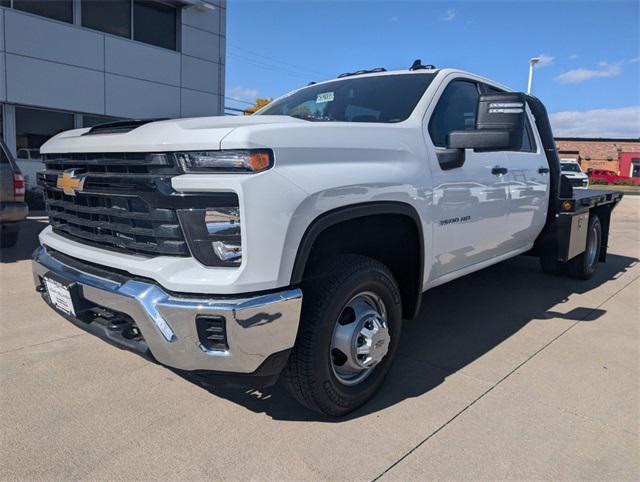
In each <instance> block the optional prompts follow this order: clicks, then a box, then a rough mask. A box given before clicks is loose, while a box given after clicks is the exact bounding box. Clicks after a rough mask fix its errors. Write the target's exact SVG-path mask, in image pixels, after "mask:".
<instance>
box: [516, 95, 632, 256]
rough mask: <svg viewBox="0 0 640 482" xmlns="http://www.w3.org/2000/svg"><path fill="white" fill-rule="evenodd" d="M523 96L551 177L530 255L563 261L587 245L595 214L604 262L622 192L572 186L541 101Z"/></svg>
mask: <svg viewBox="0 0 640 482" xmlns="http://www.w3.org/2000/svg"><path fill="white" fill-rule="evenodd" d="M526 99H527V104H528V105H529V108H530V109H531V112H532V114H533V116H534V118H535V120H536V125H537V127H538V131H539V133H540V139H541V140H542V145H543V148H544V151H545V156H546V158H547V162H548V163H549V175H550V178H551V179H550V182H551V185H550V193H549V207H548V212H547V223H546V225H545V227H544V229H543V230H542V233H540V235H539V236H538V239H536V241H535V244H534V247H533V250H532V254H535V255H537V256H540V257H543V256H546V257H549V258H553V259H557V260H558V261H561V262H566V261H569V260H570V259H573V258H574V257H576V256H578V255H579V254H581V253H583V252H584V251H585V249H586V244H587V228H588V225H589V217H590V216H591V215H592V214H595V215H597V216H598V218H599V219H600V223H601V225H602V239H601V244H600V252H599V253H598V260H599V261H600V262H604V261H605V260H606V257H607V244H608V240H609V225H610V222H611V213H612V211H613V209H614V208H615V207H616V206H617V205H618V203H619V202H620V200H621V199H622V197H623V193H622V192H621V191H613V190H611V191H604V190H602V191H601V190H595V189H574V188H573V187H572V186H571V184H570V183H569V180H568V179H567V178H566V177H565V176H563V175H562V174H561V171H560V159H559V157H558V151H557V149H556V144H555V140H554V138H553V132H552V131H551V125H550V123H549V117H548V115H547V110H546V108H545V107H544V104H543V103H542V102H541V101H540V100H539V99H537V98H536V97H533V96H531V95H527V96H526Z"/></svg>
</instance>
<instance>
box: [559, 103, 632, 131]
mask: <svg viewBox="0 0 640 482" xmlns="http://www.w3.org/2000/svg"><path fill="white" fill-rule="evenodd" d="M549 117H550V119H551V126H552V127H553V134H554V135H555V136H557V137H624V138H630V137H633V138H637V137H640V105H637V106H632V107H621V108H619V109H594V110H588V111H583V112H556V113H555V114H551V115H550V116H549Z"/></svg>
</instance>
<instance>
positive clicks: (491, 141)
mask: <svg viewBox="0 0 640 482" xmlns="http://www.w3.org/2000/svg"><path fill="white" fill-rule="evenodd" d="M525 105H526V98H525V95H524V94H523V93H521V92H504V93H499V94H485V95H481V96H480V98H479V99H478V114H477V116H476V125H475V129H474V130H465V131H453V132H451V133H449V136H448V137H447V148H449V149H475V150H476V151H484V152H488V151H519V150H520V148H521V147H522V135H523V133H524V116H525Z"/></svg>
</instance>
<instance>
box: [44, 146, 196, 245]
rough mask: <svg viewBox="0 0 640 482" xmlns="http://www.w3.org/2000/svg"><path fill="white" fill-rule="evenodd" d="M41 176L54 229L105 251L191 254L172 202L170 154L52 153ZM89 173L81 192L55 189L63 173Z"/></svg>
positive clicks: (172, 172) (173, 166)
mask: <svg viewBox="0 0 640 482" xmlns="http://www.w3.org/2000/svg"><path fill="white" fill-rule="evenodd" d="M44 162H45V165H46V170H45V171H44V173H43V174H42V175H40V176H39V183H40V185H41V187H42V188H43V191H44V194H45V201H46V205H47V212H48V215H49V220H50V223H51V226H52V227H53V231H54V232H56V233H57V234H60V235H61V236H64V237H67V238H70V239H73V240H76V241H79V242H81V243H84V244H90V245H94V246H98V247H101V248H105V249H111V250H116V251H123V252H126V253H132V254H140V255H148V256H154V255H169V256H189V250H188V247H187V243H186V242H185V239H184V235H183V233H182V229H181V228H180V224H179V222H178V216H177V213H176V209H175V208H174V206H172V204H173V203H172V202H171V196H172V195H174V194H175V192H173V190H172V189H171V176H172V175H175V174H177V173H178V170H177V168H176V167H175V164H174V162H173V158H172V156H171V155H170V154H162V153H160V154H155V153H153V154H147V153H115V154H114V153H108V154H102V153H95V154H49V155H47V156H46V157H45V159H44ZM68 169H73V170H74V173H75V175H76V176H77V175H86V178H85V182H84V184H83V188H82V192H77V193H76V194H75V195H68V194H65V193H64V191H63V190H62V189H59V188H58V187H57V181H58V177H59V176H60V175H61V174H62V173H63V171H65V170H68Z"/></svg>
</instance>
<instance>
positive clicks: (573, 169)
mask: <svg viewBox="0 0 640 482" xmlns="http://www.w3.org/2000/svg"><path fill="white" fill-rule="evenodd" d="M560 172H561V173H562V175H564V176H566V177H567V179H569V182H570V183H571V185H572V186H573V187H574V188H577V189H587V188H588V187H589V177H588V176H587V175H586V174H585V173H584V172H582V169H581V167H580V163H579V162H578V161H576V160H575V159H560Z"/></svg>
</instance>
